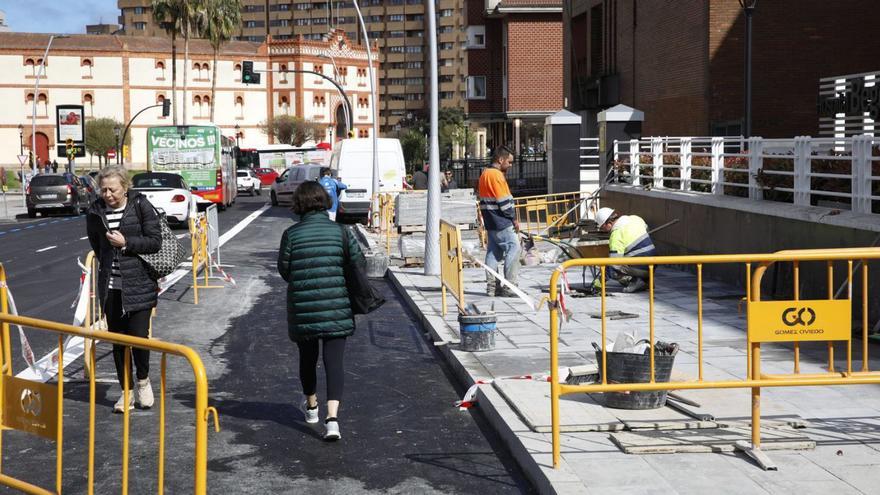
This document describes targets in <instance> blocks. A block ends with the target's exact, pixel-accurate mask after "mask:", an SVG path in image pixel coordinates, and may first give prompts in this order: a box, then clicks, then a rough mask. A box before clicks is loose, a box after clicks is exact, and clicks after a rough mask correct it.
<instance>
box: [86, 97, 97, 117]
mask: <svg viewBox="0 0 880 495" xmlns="http://www.w3.org/2000/svg"><path fill="white" fill-rule="evenodd" d="M83 107H85V114H86V117H94V116H95V99H94V98H93V97H92V95H91V93H86V94H84V95H83Z"/></svg>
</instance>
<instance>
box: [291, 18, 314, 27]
mask: <svg viewBox="0 0 880 495" xmlns="http://www.w3.org/2000/svg"><path fill="white" fill-rule="evenodd" d="M311 23H312V20H311V19H296V21H295V24H296V25H297V26H308V25H310V24H311Z"/></svg>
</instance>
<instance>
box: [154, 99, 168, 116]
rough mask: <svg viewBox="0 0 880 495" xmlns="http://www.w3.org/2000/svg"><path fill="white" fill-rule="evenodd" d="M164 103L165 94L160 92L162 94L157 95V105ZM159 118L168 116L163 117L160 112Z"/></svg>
mask: <svg viewBox="0 0 880 495" xmlns="http://www.w3.org/2000/svg"><path fill="white" fill-rule="evenodd" d="M162 103H165V95H163V94H161V93H160V94H158V95H156V104H157V105H161V104H162ZM159 118H160V119H165V118H167V117H163V116H162V114H161V113H160V114H159Z"/></svg>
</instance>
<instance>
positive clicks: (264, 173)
mask: <svg viewBox="0 0 880 495" xmlns="http://www.w3.org/2000/svg"><path fill="white" fill-rule="evenodd" d="M254 173H255V174H257V177H259V178H260V183H261V184H263V185H264V186H271V185H272V184H274V183H275V179H277V178H278V172H276V171H275V170H274V169H271V168H255V169H254Z"/></svg>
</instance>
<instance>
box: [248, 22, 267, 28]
mask: <svg viewBox="0 0 880 495" xmlns="http://www.w3.org/2000/svg"><path fill="white" fill-rule="evenodd" d="M265 26H266V23H265V21H246V22H245V23H244V27H247V28H260V27H265Z"/></svg>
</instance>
